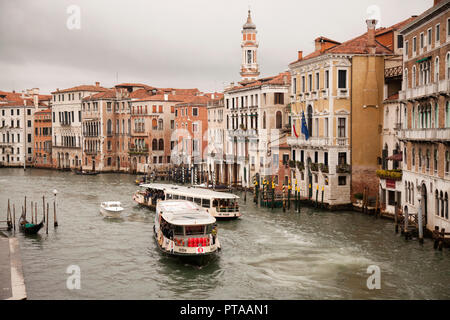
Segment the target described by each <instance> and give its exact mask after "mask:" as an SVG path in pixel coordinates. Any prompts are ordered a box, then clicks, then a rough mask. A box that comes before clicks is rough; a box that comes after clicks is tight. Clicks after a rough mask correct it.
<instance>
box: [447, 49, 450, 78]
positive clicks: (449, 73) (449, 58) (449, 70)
mask: <svg viewBox="0 0 450 320" xmlns="http://www.w3.org/2000/svg"><path fill="white" fill-rule="evenodd" d="M446 65H447V68H446V69H447V72H446V73H447V74H446V76H447V80H448V79H450V52H449V53H447V63H446Z"/></svg>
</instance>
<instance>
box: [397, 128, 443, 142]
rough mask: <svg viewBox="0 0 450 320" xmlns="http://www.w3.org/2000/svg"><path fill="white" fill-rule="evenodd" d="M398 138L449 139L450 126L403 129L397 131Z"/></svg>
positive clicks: (413, 139)
mask: <svg viewBox="0 0 450 320" xmlns="http://www.w3.org/2000/svg"><path fill="white" fill-rule="evenodd" d="M397 138H398V139H400V140H411V141H436V142H439V141H449V140H450V128H428V129H401V130H399V131H398V132H397Z"/></svg>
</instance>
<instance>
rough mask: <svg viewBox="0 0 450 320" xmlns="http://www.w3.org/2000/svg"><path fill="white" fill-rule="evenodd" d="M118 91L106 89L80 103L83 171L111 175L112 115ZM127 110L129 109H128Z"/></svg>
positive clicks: (114, 134)
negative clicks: (108, 172)
mask: <svg viewBox="0 0 450 320" xmlns="http://www.w3.org/2000/svg"><path fill="white" fill-rule="evenodd" d="M119 94H120V90H117V91H116V90H115V89H109V90H106V91H102V92H99V93H95V94H93V95H89V96H87V97H85V98H83V99H82V108H81V119H82V146H83V155H82V169H83V170H91V171H113V170H115V169H117V168H116V167H115V166H114V164H113V161H112V159H113V158H115V152H116V143H115V142H116V141H115V140H116V137H117V135H118V134H119V133H120V131H118V128H117V127H116V126H115V114H116V112H117V108H118V104H117V102H116V100H117V98H118V97H119ZM127 107H128V105H127Z"/></svg>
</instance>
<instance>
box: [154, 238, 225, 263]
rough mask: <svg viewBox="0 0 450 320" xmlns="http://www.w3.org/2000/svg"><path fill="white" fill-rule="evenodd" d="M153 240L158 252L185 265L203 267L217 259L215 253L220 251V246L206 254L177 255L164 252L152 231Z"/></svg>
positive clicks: (176, 253) (171, 252) (168, 251)
mask: <svg viewBox="0 0 450 320" xmlns="http://www.w3.org/2000/svg"><path fill="white" fill-rule="evenodd" d="M153 239H154V240H155V243H156V246H157V247H158V249H159V251H160V252H161V253H162V254H164V255H165V256H168V257H172V258H174V259H176V258H178V259H180V260H182V261H183V262H185V263H190V264H196V265H204V264H207V263H209V262H210V261H212V260H214V259H216V258H217V253H218V252H219V251H220V246H219V247H217V249H216V250H214V251H210V252H206V253H201V254H199V253H179V252H175V251H170V250H166V249H165V248H164V247H163V246H161V244H160V242H159V241H158V235H157V234H156V232H155V230H154V229H153Z"/></svg>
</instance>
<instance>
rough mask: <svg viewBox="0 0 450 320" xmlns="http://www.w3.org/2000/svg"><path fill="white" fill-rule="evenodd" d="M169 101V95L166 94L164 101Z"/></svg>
mask: <svg viewBox="0 0 450 320" xmlns="http://www.w3.org/2000/svg"><path fill="white" fill-rule="evenodd" d="M167 100H169V95H168V94H167V93H164V101H167Z"/></svg>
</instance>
